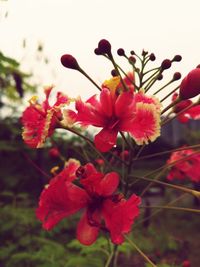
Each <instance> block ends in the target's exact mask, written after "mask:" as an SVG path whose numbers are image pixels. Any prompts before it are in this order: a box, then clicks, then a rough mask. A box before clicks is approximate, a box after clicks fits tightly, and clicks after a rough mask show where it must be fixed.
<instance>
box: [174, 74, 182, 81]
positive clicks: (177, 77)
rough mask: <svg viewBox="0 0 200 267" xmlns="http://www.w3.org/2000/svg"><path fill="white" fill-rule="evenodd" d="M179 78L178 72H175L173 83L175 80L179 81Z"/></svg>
mask: <svg viewBox="0 0 200 267" xmlns="http://www.w3.org/2000/svg"><path fill="white" fill-rule="evenodd" d="M180 78H181V74H180V72H175V73H174V76H173V80H174V81H177V80H180Z"/></svg>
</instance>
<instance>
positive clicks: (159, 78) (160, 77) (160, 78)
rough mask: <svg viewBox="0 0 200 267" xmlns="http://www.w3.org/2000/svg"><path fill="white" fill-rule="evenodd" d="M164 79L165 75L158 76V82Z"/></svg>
mask: <svg viewBox="0 0 200 267" xmlns="http://www.w3.org/2000/svg"><path fill="white" fill-rule="evenodd" d="M162 78H163V75H162V74H161V73H160V74H159V75H158V77H157V80H159V81H161V80H162Z"/></svg>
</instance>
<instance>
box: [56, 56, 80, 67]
mask: <svg viewBox="0 0 200 267" xmlns="http://www.w3.org/2000/svg"><path fill="white" fill-rule="evenodd" d="M60 60H61V63H62V65H63V66H64V67H65V68H68V69H74V70H80V67H79V65H78V62H77V60H76V59H75V58H74V57H73V56H72V55H68V54H66V55H63V56H62V57H61V59H60Z"/></svg>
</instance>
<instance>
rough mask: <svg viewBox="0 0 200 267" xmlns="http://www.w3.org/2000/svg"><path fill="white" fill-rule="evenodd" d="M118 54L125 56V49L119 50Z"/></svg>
mask: <svg viewBox="0 0 200 267" xmlns="http://www.w3.org/2000/svg"><path fill="white" fill-rule="evenodd" d="M117 54H118V55H119V56H125V52H124V49H123V48H119V49H118V50H117Z"/></svg>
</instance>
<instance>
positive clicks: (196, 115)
mask: <svg viewBox="0 0 200 267" xmlns="http://www.w3.org/2000/svg"><path fill="white" fill-rule="evenodd" d="M177 97H178V94H177V93H175V94H174V95H173V96H172V101H174V100H175V99H176V98H177ZM191 104H192V101H191V100H190V99H186V100H182V101H181V102H179V103H178V104H176V105H175V107H174V108H173V111H174V113H176V114H177V113H179V112H180V111H182V110H183V109H185V108H187V107H189V106H190V105H191ZM177 119H178V120H179V121H180V122H181V123H186V122H188V121H189V120H190V119H193V120H197V119H200V105H195V106H192V107H191V108H188V109H187V110H186V111H184V112H181V114H179V115H177Z"/></svg>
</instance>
